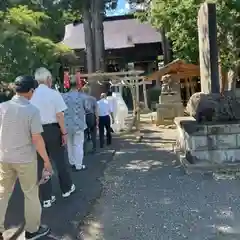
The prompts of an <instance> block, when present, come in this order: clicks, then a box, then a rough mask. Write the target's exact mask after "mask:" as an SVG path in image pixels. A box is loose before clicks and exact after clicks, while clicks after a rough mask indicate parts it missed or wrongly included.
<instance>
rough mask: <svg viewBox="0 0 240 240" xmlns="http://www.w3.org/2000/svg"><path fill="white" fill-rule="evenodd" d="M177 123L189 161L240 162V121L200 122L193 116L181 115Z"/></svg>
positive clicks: (182, 145)
mask: <svg viewBox="0 0 240 240" xmlns="http://www.w3.org/2000/svg"><path fill="white" fill-rule="evenodd" d="M175 123H176V125H177V128H178V131H179V139H178V142H179V146H180V149H181V152H182V153H184V155H185V157H186V160H187V161H188V162H190V163H194V164H195V163H201V162H206V161H208V162H210V163H216V164H225V163H237V162H240V122H231V123H230V122H228V123H221V124H215V123H207V124H206V123H205V124H198V123H196V121H195V119H194V118H192V117H179V118H176V119H175Z"/></svg>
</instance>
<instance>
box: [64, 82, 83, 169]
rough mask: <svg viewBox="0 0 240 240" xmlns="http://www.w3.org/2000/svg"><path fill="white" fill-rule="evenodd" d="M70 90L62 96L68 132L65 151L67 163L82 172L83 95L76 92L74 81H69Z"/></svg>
mask: <svg viewBox="0 0 240 240" xmlns="http://www.w3.org/2000/svg"><path fill="white" fill-rule="evenodd" d="M70 85H71V89H70V91H69V92H67V93H64V94H63V99H64V101H65V103H66V105H67V109H66V111H65V112H64V113H65V125H66V129H67V132H68V140H67V149H68V158H69V162H70V164H71V165H72V167H73V168H74V169H75V170H83V169H85V168H86V166H85V165H84V164H83V156H84V150H83V144H84V130H85V129H86V128H87V125H86V120H85V119H86V118H85V106H84V104H85V95H84V94H83V93H81V92H78V89H77V83H76V81H75V79H74V80H73V81H71V84H70Z"/></svg>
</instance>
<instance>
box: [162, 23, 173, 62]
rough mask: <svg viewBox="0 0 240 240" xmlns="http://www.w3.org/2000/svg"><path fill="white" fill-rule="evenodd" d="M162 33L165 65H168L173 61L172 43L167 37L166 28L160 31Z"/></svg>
mask: <svg viewBox="0 0 240 240" xmlns="http://www.w3.org/2000/svg"><path fill="white" fill-rule="evenodd" d="M160 33H161V35H162V50H163V59H164V65H166V64H168V63H170V62H171V61H172V59H171V49H170V42H169V40H168V38H167V36H166V30H165V28H164V27H163V28H162V29H161V30H160Z"/></svg>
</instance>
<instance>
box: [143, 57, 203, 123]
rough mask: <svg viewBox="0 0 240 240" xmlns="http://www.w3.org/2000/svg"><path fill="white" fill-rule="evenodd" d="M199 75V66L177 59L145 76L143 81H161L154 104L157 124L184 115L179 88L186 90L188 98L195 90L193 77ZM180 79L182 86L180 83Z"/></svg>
mask: <svg viewBox="0 0 240 240" xmlns="http://www.w3.org/2000/svg"><path fill="white" fill-rule="evenodd" d="M199 76H200V68H199V66H197V65H194V64H189V63H186V62H185V61H183V60H180V59H177V60H175V61H173V62H171V63H169V64H167V65H165V66H164V67H162V68H160V69H159V70H158V71H156V72H154V73H152V74H151V75H149V76H147V77H146V78H145V81H152V80H156V81H161V94H160V96H159V103H158V104H157V106H156V108H157V121H156V123H157V125H161V124H165V120H170V121H173V120H174V118H175V117H177V116H183V115H184V105H183V102H182V98H181V88H184V89H185V90H186V95H187V96H186V98H187V99H186V100H188V99H189V98H190V96H191V95H192V94H193V93H195V92H196V91H195V89H196V86H195V85H196V84H197V83H196V81H193V79H194V78H196V77H199ZM181 81H183V86H181V85H180V82H181ZM168 122H169V121H168Z"/></svg>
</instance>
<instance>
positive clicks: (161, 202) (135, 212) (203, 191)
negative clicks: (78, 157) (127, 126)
mask: <svg viewBox="0 0 240 240" xmlns="http://www.w3.org/2000/svg"><path fill="white" fill-rule="evenodd" d="M143 132H144V131H143ZM157 134H159V135H161V134H160V133H156V132H155V131H153V132H151V131H150V130H147V131H146V132H145V134H144V139H146V144H144V142H142V143H137V142H136V141H135V142H134V136H128V137H126V138H125V139H121V140H119V145H118V149H117V152H116V155H115V160H114V161H112V162H111V163H109V165H108V168H107V169H106V171H105V177H104V180H103V183H104V191H103V193H102V195H101V198H100V199H99V201H98V203H97V204H96V205H95V208H94V210H93V211H92V213H91V214H90V215H89V216H88V217H87V218H86V220H85V225H83V226H82V227H81V228H80V230H79V231H80V232H81V235H82V239H84V240H90V239H91V240H112V239H114V240H120V239H126V240H135V239H163V240H164V239H174V240H182V239H194V240H198V239H199V240H202V239H209V240H213V239H215V240H227V239H228V240H234V239H240V231H239V226H240V208H239V200H240V189H239V184H240V181H239V180H220V181H216V180H214V179H213V178H209V176H205V175H202V174H197V173H196V174H192V175H186V174H185V173H184V171H183V169H182V167H181V166H180V164H179V161H178V160H177V158H176V155H175V154H174V153H173V151H172V149H171V145H172V142H173V141H174V139H173V138H171V137H167V136H166V135H164V136H162V135H161V137H159V139H158V137H157V136H155V135H157ZM151 135H152V137H151ZM152 139H154V141H158V142H160V143H161V142H164V141H165V139H166V142H169V143H170V144H169V147H167V148H163V147H161V146H160V147H159V146H158V147H157V145H156V146H155V145H154V144H153V140H152ZM165 146H166V145H165ZM167 146H168V145H167Z"/></svg>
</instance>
